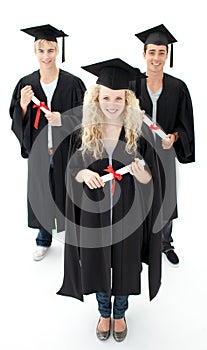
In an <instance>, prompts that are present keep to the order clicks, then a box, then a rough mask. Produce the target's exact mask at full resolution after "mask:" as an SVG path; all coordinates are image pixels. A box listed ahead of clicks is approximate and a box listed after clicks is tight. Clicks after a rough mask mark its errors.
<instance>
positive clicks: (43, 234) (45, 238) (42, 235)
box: [36, 228, 52, 247]
mask: <svg viewBox="0 0 207 350" xmlns="http://www.w3.org/2000/svg"><path fill="white" fill-rule="evenodd" d="M51 243H52V233H50V232H48V231H46V230H45V229H44V228H40V230H39V232H38V235H37V238H36V244H37V246H41V247H50V246H51Z"/></svg>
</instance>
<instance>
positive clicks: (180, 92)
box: [140, 73, 195, 221]
mask: <svg viewBox="0 0 207 350" xmlns="http://www.w3.org/2000/svg"><path fill="white" fill-rule="evenodd" d="M140 106H141V109H144V110H145V112H146V113H147V114H149V115H150V116H152V101H151V98H150V96H149V93H148V91H147V82H146V80H145V79H142V81H141V95H140ZM156 119H157V123H158V125H160V126H161V128H162V129H163V130H164V131H165V132H166V133H167V134H168V133H169V134H170V133H173V132H175V131H177V132H178V133H179V136H180V137H179V139H178V140H177V141H176V142H175V143H174V147H173V148H172V149H171V150H163V149H162V147H161V139H160V138H159V136H157V137H156V150H157V152H158V155H159V159H160V163H161V164H160V172H161V177H162V179H163V181H162V186H163V195H164V192H165V193H166V191H167V198H165V199H166V200H165V204H164V211H163V215H164V219H165V221H168V220H169V219H174V218H176V217H177V216H178V212H177V191H176V168H175V158H176V157H177V159H178V161H179V162H180V163H191V162H194V161H195V140H194V119H193V108H192V101H191V97H190V93H189V90H188V88H187V86H186V84H185V83H184V82H183V81H182V80H180V79H177V78H175V77H173V76H171V75H169V74H166V73H165V74H164V77H163V88H162V92H161V94H160V97H159V99H158V101H157V116H156ZM163 164H164V168H165V170H163V166H162V165H163ZM166 180H167V181H168V182H167V187H168V188H167V189H166Z"/></svg>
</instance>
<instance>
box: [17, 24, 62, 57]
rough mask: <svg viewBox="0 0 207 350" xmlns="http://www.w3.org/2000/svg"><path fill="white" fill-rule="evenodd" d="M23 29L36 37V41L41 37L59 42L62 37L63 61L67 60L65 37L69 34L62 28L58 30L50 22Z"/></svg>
mask: <svg viewBox="0 0 207 350" xmlns="http://www.w3.org/2000/svg"><path fill="white" fill-rule="evenodd" d="M21 31H23V32H25V33H26V34H29V35H31V36H33V37H35V41H36V40H39V39H45V40H48V41H55V42H57V38H61V37H62V62H64V61H65V39H64V38H65V36H68V35H67V34H65V33H64V32H63V31H62V30H58V29H56V28H55V27H53V26H51V25H50V24H45V25H42V26H37V27H31V28H25V29H21Z"/></svg>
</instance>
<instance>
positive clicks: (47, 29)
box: [21, 24, 68, 42]
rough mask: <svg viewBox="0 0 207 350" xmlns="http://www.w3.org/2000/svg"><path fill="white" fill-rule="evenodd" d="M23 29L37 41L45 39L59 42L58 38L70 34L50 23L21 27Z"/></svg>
mask: <svg viewBox="0 0 207 350" xmlns="http://www.w3.org/2000/svg"><path fill="white" fill-rule="evenodd" d="M21 31H22V32H24V33H26V34H29V35H31V36H33V37H35V41H36V40H38V39H45V40H48V41H55V42H57V38H60V37H65V36H68V35H67V34H65V33H64V32H63V31H62V30H58V29H56V28H55V27H53V26H51V25H50V24H44V25H42V26H36V27H30V28H25V29H21Z"/></svg>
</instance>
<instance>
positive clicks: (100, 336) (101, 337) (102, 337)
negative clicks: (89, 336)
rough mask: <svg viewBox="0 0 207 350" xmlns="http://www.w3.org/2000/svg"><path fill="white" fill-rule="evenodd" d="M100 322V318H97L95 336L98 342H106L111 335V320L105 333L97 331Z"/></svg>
mask: <svg viewBox="0 0 207 350" xmlns="http://www.w3.org/2000/svg"><path fill="white" fill-rule="evenodd" d="M100 321H101V317H100V318H99V320H98V324H97V327H96V335H97V337H98V339H99V340H107V339H108V338H109V336H110V333H111V320H110V326H109V330H108V331H106V332H101V331H99V329H98V326H99V323H100Z"/></svg>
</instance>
